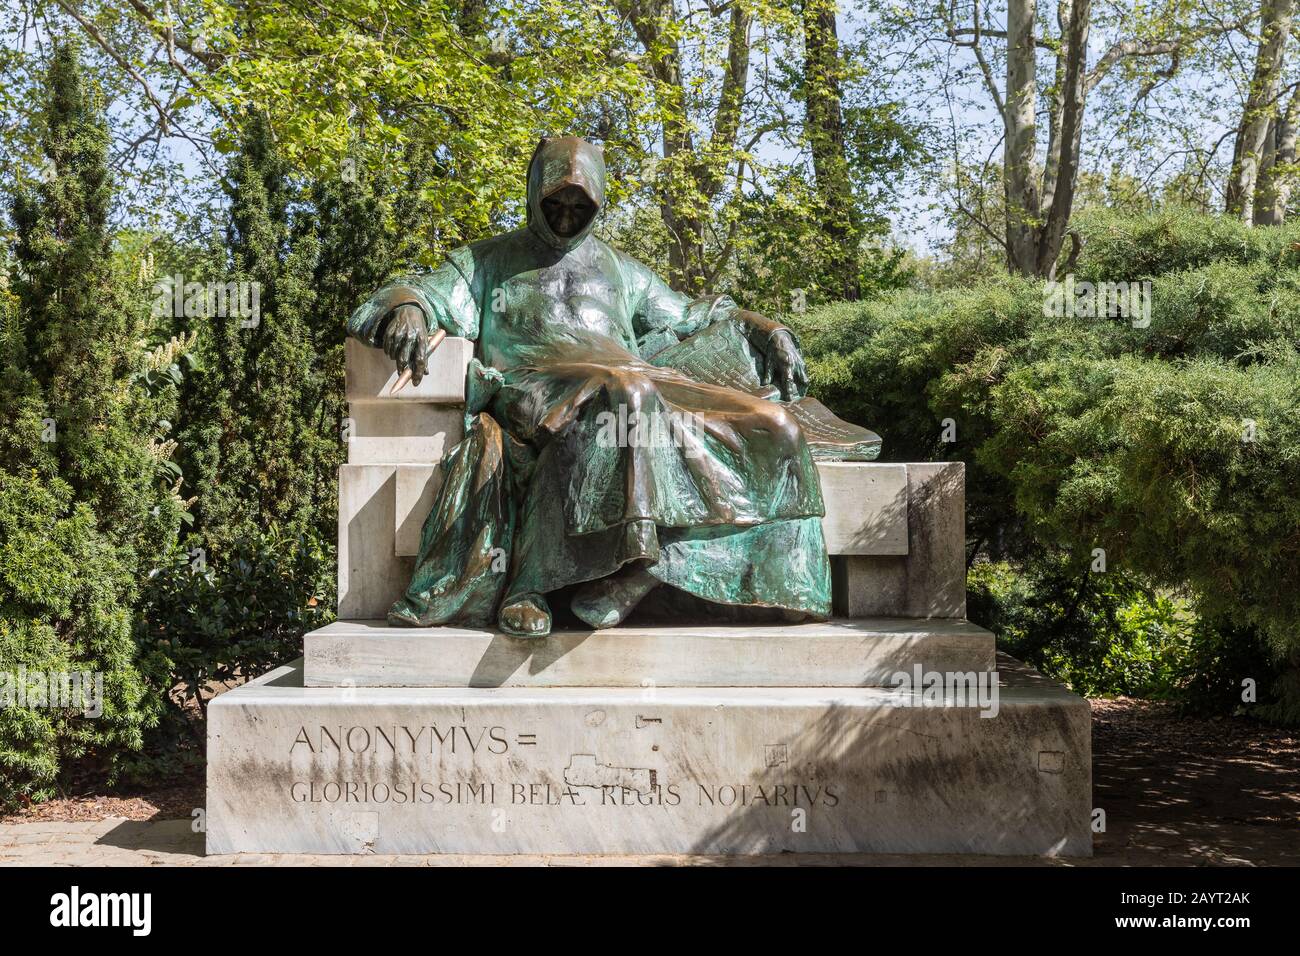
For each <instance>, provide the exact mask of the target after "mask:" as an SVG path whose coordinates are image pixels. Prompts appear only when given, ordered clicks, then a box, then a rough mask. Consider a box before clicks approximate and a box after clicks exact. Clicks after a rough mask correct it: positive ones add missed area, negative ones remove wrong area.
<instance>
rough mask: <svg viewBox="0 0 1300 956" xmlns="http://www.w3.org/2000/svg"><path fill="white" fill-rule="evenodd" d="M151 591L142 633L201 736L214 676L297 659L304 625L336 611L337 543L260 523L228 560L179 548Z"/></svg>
mask: <svg viewBox="0 0 1300 956" xmlns="http://www.w3.org/2000/svg"><path fill="white" fill-rule="evenodd" d="M142 590H143V594H142V598H141V601H140V605H139V612H140V616H141V620H142V623H141V625H140V632H139V634H138V636H137V639H138V640H139V642H140V644H141V645H142V646H144V647H148V648H150V649H151V650H152V651H154V652H155V653H156V654H157V655H158V656H159V657H160V658H161V659H162V660H163V661H165V664H166V667H167V669H168V673H170V675H171V680H172V681H173V682H174V683H175V685H176V687H177V688H178V689H179V695H178V698H179V699H178V701H177V702H178V703H179V704H180V708H179V711H178V713H179V715H180V716H182V717H183V719H184V721H185V722H186V723H188V724H189V728H188V729H189V732H190V733H192V734H193V736H194V738H195V739H196V740H198V741H200V742H201V741H202V739H203V721H202V718H203V715H204V713H205V711H206V707H207V702H208V700H209V699H210V698H211V696H212V693H213V686H214V685H220V684H229V683H232V682H237V681H240V680H247V679H250V678H252V677H257V676H260V675H261V674H263V673H265V672H266V671H267V670H268V669H270V668H271V667H274V666H278V665H280V664H284V663H286V662H288V661H290V660H292V659H293V658H295V657H297V656H299V655H300V654H301V653H302V636H303V634H304V633H306V632H307V631H309V630H312V629H313V628H316V627H321V626H323V625H325V624H327V623H329V622H330V621H331V620H332V619H333V615H334V610H333V609H334V604H335V591H334V552H333V548H332V547H330V546H327V545H326V544H325V543H324V542H322V541H321V540H320V539H319V538H318V537H316V535H315V533H314V532H313V531H312V530H311V529H310V528H308V529H307V530H306V531H304V532H303V533H301V534H300V535H299V536H297V537H292V536H288V535H284V534H282V533H280V532H279V531H278V530H276V529H274V528H273V529H271V530H269V531H262V530H253V531H251V532H250V533H249V535H248V536H247V537H245V538H242V539H240V540H239V541H237V542H235V543H234V545H233V547H232V549H231V550H230V551H229V552H227V553H226V554H225V555H224V556H223V560H222V561H221V563H220V565H219V566H212V565H208V564H207V563H206V559H205V557H204V556H203V555H202V554H201V553H196V552H194V551H187V550H184V549H183V548H179V547H178V548H175V549H173V550H172V551H171V552H170V553H169V554H167V555H166V556H164V558H163V559H162V560H161V562H160V567H159V568H158V570H157V571H156V572H155V573H154V574H153V575H151V576H150V578H149V579H148V581H147V582H146V583H145V584H144V586H143V589H142Z"/></svg>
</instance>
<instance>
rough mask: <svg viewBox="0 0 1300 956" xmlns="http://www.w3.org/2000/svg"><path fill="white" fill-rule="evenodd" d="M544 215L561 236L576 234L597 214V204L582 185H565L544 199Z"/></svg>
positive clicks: (553, 229)
mask: <svg viewBox="0 0 1300 956" xmlns="http://www.w3.org/2000/svg"><path fill="white" fill-rule="evenodd" d="M542 215H543V216H545V217H546V224H547V225H548V226H550V227H551V231H552V232H553V233H555V234H556V235H557V236H560V237H561V238H564V239H568V238H570V237H572V236H576V235H577V234H578V233H580V232H582V230H583V229H584V228H585V227H586V225H587V223H589V222H591V219H592V217H593V216H595V215H596V204H595V203H594V202H592V201H591V197H590V196H588V195H587V194H586V192H585V191H584V190H583V189H582V187H581V186H565V187H564V188H563V189H560V190H558V191H556V192H554V193H552V194H551V195H549V196H547V197H546V198H545V199H543V200H542Z"/></svg>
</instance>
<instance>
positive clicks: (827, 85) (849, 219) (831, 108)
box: [803, 0, 862, 301]
mask: <svg viewBox="0 0 1300 956" xmlns="http://www.w3.org/2000/svg"><path fill="white" fill-rule="evenodd" d="M835 11H836V0H804V5H803V23H804V105H805V107H806V110H807V114H806V121H805V124H804V128H805V130H806V131H807V134H808V142H809V146H810V148H811V150H812V160H813V175H814V177H815V179H816V186H817V194H818V197H819V199H820V200H821V206H822V217H823V218H822V230H823V232H824V233H825V234H826V238H827V241H828V242H829V243H830V253H829V256H828V259H827V272H828V274H829V278H830V280H831V283H832V292H833V294H835V295H837V296H839V297H841V298H844V299H847V300H849V301H854V300H856V299H857V298H858V297H859V296H860V295H861V291H862V290H861V287H860V283H859V279H860V277H859V274H858V265H859V261H858V260H859V256H858V251H859V250H858V242H859V236H860V224H859V221H858V211H857V209H856V207H855V203H854V201H853V185H852V183H851V181H850V179H849V164H848V158H847V155H846V153H845V145H844V114H843V109H842V106H841V98H842V92H841V88H840V50H839V37H838V35H837V33H836V27H835Z"/></svg>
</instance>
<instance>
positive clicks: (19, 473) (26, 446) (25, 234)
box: [0, 44, 183, 804]
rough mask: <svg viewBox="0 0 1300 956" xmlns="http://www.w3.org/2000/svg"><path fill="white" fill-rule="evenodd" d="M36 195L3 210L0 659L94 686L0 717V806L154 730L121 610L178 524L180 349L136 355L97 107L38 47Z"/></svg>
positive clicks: (105, 763) (150, 664) (72, 69)
mask: <svg viewBox="0 0 1300 956" xmlns="http://www.w3.org/2000/svg"><path fill="white" fill-rule="evenodd" d="M36 139H37V141H38V142H39V143H40V147H41V152H42V155H43V159H44V164H43V166H42V167H41V174H40V176H39V181H38V182H36V183H34V184H27V185H24V186H23V188H21V189H20V190H19V192H18V193H17V195H16V196H15V197H14V200H13V204H12V210H13V220H14V229H15V233H16V238H15V243H14V262H13V271H12V294H11V295H10V294H6V295H5V297H4V301H3V302H2V303H0V312H2V313H3V322H2V323H0V331H3V339H4V341H3V349H2V351H3V355H2V356H0V358H2V359H3V368H2V369H0V406H3V407H4V408H5V409H6V415H5V417H4V419H3V420H2V421H0V660H2V661H3V662H4V665H5V667H4V670H5V672H6V674H7V675H9V676H10V677H13V675H14V674H15V673H21V671H20V667H21V668H26V669H27V672H28V673H29V674H30V675H32V676H33V677H34V676H35V675H46V677H47V679H48V677H49V676H50V675H53V677H54V679H56V680H60V679H61V677H60V675H62V674H71V673H72V672H78V673H80V672H87V673H90V674H92V675H93V674H96V673H98V674H100V675H102V681H103V700H102V714H101V715H100V716H99V719H97V720H92V719H89V718H88V717H86V716H85V712H84V709H83V713H82V715H80V716H79V715H78V714H76V713H75V712H73V711H71V710H68V709H58V708H55V709H49V708H42V707H40V706H28V707H18V708H13V709H11V708H9V707H5V708H0V710H3V712H4V713H3V719H2V720H0V803H6V804H8V803H10V802H12V800H14V799H15V797H17V796H31V795H39V794H41V793H47V792H48V791H49V787H50V786H51V785H52V784H53V783H54V781H55V780H56V778H57V775H58V773H59V772H60V770H61V769H64V768H65V767H66V761H67V759H68V758H70V757H76V756H85V755H90V754H93V755H95V756H96V757H97V758H98V759H99V761H100V763H101V766H102V767H103V768H104V769H106V770H108V771H109V772H110V773H112V772H114V771H115V770H116V768H117V767H118V765H119V763H120V760H121V758H122V757H123V755H124V754H125V753H126V752H129V751H131V750H135V749H138V748H139V747H140V746H141V742H142V736H141V735H142V731H143V729H144V728H146V727H148V726H149V725H150V724H151V723H152V722H153V721H154V720H156V718H157V713H158V708H159V701H158V700H157V698H156V697H150V696H149V695H148V694H146V692H145V679H146V677H147V676H154V675H155V674H156V667H157V664H158V661H157V660H156V656H155V655H154V654H153V653H152V652H151V651H150V650H148V649H145V650H141V649H140V648H138V647H137V646H136V644H135V643H134V640H133V634H132V625H133V619H132V611H131V606H132V602H133V601H134V599H135V597H136V593H137V586H138V582H139V580H140V579H142V578H143V577H145V576H146V575H147V573H148V572H149V571H150V570H151V569H152V568H151V561H152V560H153V559H154V558H155V557H156V555H158V554H159V553H161V552H162V551H164V550H166V549H167V548H169V547H170V546H171V545H172V544H173V543H174V541H175V539H176V535H177V532H178V530H179V526H180V521H181V518H182V513H183V512H182V503H181V502H180V500H179V499H178V497H177V495H176V491H177V487H176V484H175V480H174V465H172V463H171V462H170V454H171V448H172V445H171V443H169V442H168V441H167V439H166V434H167V431H168V429H169V428H170V424H169V421H170V419H172V418H174V415H173V411H174V408H175V397H176V390H175V387H174V379H172V378H171V377H170V376H167V377H165V378H164V379H161V380H160V379H157V378H156V377H155V376H154V373H157V372H159V371H160V370H161V369H162V368H163V367H164V366H166V367H170V366H171V364H172V363H173V360H174V359H175V357H176V355H177V353H178V352H179V350H180V349H181V348H182V345H181V344H180V343H172V344H171V345H170V346H168V347H165V348H162V349H160V350H155V351H148V350H145V349H142V348H141V347H140V345H139V340H140V339H141V338H143V337H144V336H145V335H146V333H147V332H148V328H147V323H146V320H147V314H148V313H147V310H146V308H145V302H146V300H145V298H144V296H143V295H141V290H140V288H139V283H138V272H137V273H136V274H135V275H132V274H130V272H129V271H128V270H127V269H126V268H124V267H123V264H122V262H120V261H118V260H119V259H120V258H121V257H115V254H114V247H113V243H112V239H111V235H110V232H109V230H108V227H107V222H108V217H109V212H110V209H111V206H112V201H113V187H112V182H111V178H110V176H109V170H108V166H107V162H106V155H107V144H108V131H107V128H106V123H105V119H104V115H103V108H102V105H101V103H100V100H99V97H98V96H97V95H96V93H95V91H94V90H93V89H91V88H90V87H89V85H88V84H87V83H86V82H85V79H84V77H83V75H82V72H81V68H80V64H79V62H78V56H77V52H76V50H75V48H74V47H73V46H71V45H69V44H59V45H57V46H56V47H55V49H54V53H53V56H52V58H51V60H50V63H49V66H48V70H47V72H46V78H45V97H44V102H43V104H42V109H41V112H40V114H39V122H38V128H37V130H36Z"/></svg>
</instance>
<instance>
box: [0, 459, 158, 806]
mask: <svg viewBox="0 0 1300 956" xmlns="http://www.w3.org/2000/svg"><path fill="white" fill-rule="evenodd" d="M134 587H135V580H134V574H133V569H132V568H130V567H129V566H127V565H126V564H124V562H123V561H122V559H121V556H120V553H119V549H118V548H117V547H115V546H114V544H113V542H112V541H111V540H110V539H109V538H108V536H107V535H105V534H104V533H103V532H101V531H100V530H99V529H98V527H97V521H96V518H95V515H94V513H93V512H92V511H91V509H90V508H89V507H88V506H87V505H86V504H84V503H77V504H74V503H73V493H72V489H71V488H70V487H69V486H68V485H67V484H66V483H64V482H63V481H61V480H58V479H55V480H54V481H52V482H47V481H46V480H45V479H42V478H39V477H37V476H36V475H34V474H32V475H27V476H24V475H15V474H12V473H4V474H0V680H4V679H9V680H13V681H15V682H16V681H18V680H20V679H21V678H20V675H23V674H26V675H47V677H46V679H48V675H63V674H69V675H70V674H74V673H82V672H88V673H91V674H98V675H101V677H102V680H103V695H104V700H103V712H102V714H99V715H98V716H87V715H86V712H85V711H84V710H77V709H68V708H51V707H45V706H31V705H30V704H29V705H28V706H17V700H16V699H14V700H10V701H8V702H7V703H9V704H12V706H4V707H0V808H4V809H11V808H12V807H13V806H14V805H15V804H16V803H17V802H18V801H22V800H32V799H39V798H42V797H45V796H48V795H49V794H50V793H51V792H52V789H53V788H54V787H55V786H56V784H57V781H58V779H59V777H60V772H61V771H64V770H66V769H67V767H68V763H69V761H71V760H73V759H76V758H86V757H92V758H94V763H95V764H96V765H97V766H98V768H99V769H101V770H102V771H104V772H106V773H107V776H108V778H109V779H110V780H111V779H112V778H113V777H114V776H115V775H116V773H117V771H118V769H119V765H120V763H121V761H122V759H123V756H124V755H125V754H127V753H128V752H130V751H133V750H137V749H139V747H140V746H141V743H142V740H143V737H142V732H143V731H144V730H145V729H146V728H147V727H148V726H149V725H150V724H152V723H153V722H154V721H156V720H157V717H158V712H159V709H160V706H161V704H160V701H159V700H158V698H157V696H156V695H154V694H152V693H150V692H148V689H147V686H146V681H145V678H146V676H150V675H154V674H157V673H158V662H157V661H156V660H151V659H147V658H146V659H145V660H142V659H140V656H139V655H138V654H137V651H136V645H135V642H134V641H133V640H132V633H131V623H132V616H131V609H130V599H131V596H132V594H133V592H134ZM92 712H93V711H92Z"/></svg>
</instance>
